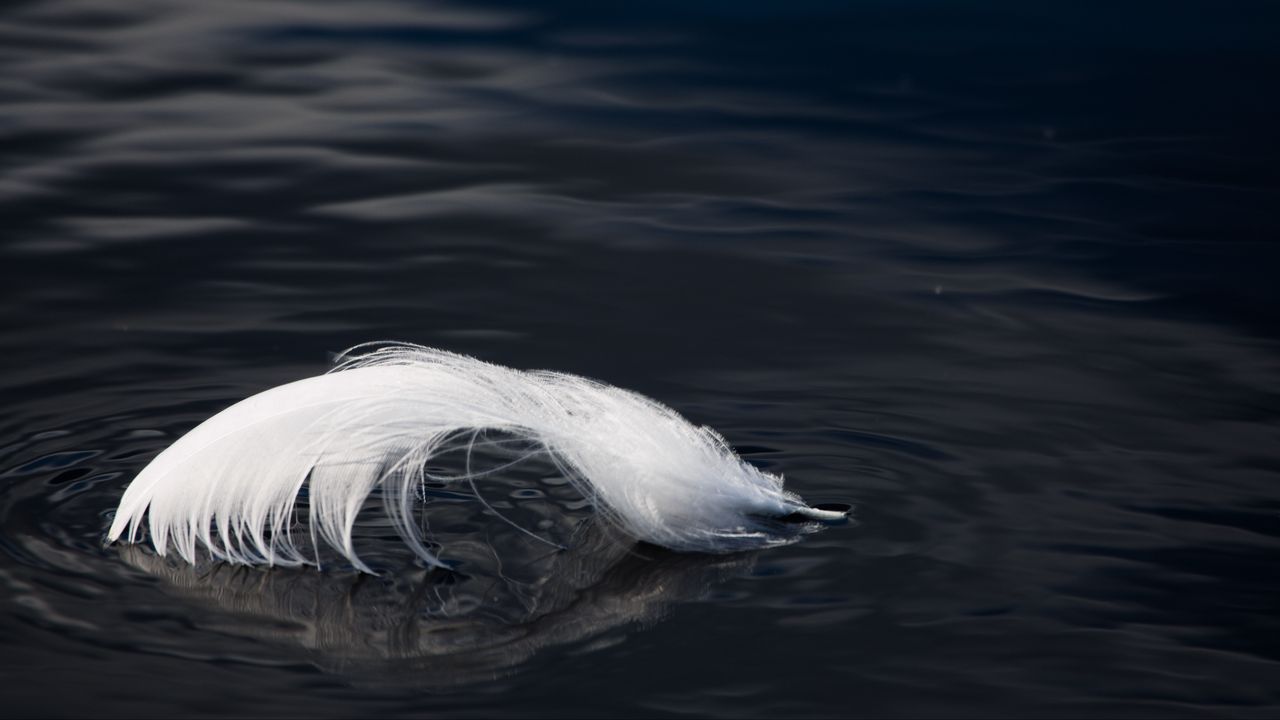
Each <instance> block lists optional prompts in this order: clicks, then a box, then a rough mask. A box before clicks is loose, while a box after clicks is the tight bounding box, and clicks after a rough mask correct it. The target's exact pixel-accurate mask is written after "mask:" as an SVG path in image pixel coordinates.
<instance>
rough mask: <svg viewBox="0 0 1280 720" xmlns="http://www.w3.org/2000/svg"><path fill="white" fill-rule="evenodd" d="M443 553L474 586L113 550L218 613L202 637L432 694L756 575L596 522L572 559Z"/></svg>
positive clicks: (418, 575)
mask: <svg viewBox="0 0 1280 720" xmlns="http://www.w3.org/2000/svg"><path fill="white" fill-rule="evenodd" d="M451 551H452V553H451V554H452V555H453V557H455V558H457V557H459V556H460V555H461V556H465V557H470V558H473V559H477V560H483V559H484V557H485V556H486V555H488V556H489V558H490V559H492V560H496V562H490V563H486V564H487V565H488V567H486V568H485V569H483V570H481V571H479V572H476V573H475V574H467V573H462V572H451V571H444V570H440V569H432V570H427V569H417V570H412V571H406V570H400V571H398V572H396V573H393V574H386V575H384V576H380V577H368V576H363V575H355V574H350V573H322V572H316V571H315V570H314V569H298V570H295V569H281V568H277V569H273V570H263V569H259V568H248V567H240V566H231V565H226V564H222V563H218V564H212V565H207V566H191V565H188V564H186V563H184V562H181V561H175V560H173V559H171V558H163V557H160V556H157V555H155V554H154V553H153V552H151V551H150V550H148V549H145V548H143V547H141V546H125V547H123V548H121V551H120V557H121V558H122V559H123V560H124V561H125V562H127V563H128V564H129V565H131V566H132V567H134V568H136V569H139V570H142V571H143V572H146V573H147V574H149V575H152V576H154V577H157V578H160V579H161V580H163V581H164V587H165V591H166V592H169V593H172V594H174V595H177V596H181V597H184V598H189V599H193V600H196V601H198V602H200V603H203V604H206V605H207V606H208V607H210V608H212V609H215V610H217V611H219V612H220V613H221V614H222V619H221V620H215V621H213V622H212V623H210V624H209V626H208V627H207V629H208V630H210V631H214V632H220V633H228V634H232V635H236V636H240V637H245V638H256V639H259V640H265V641H268V642H270V643H273V644H276V645H279V646H283V647H284V648H286V649H287V648H290V647H292V648H295V649H302V650H304V651H306V653H307V654H308V656H309V657H310V658H311V660H312V661H313V662H315V663H316V664H317V665H319V666H321V667H323V668H326V669H329V670H338V669H341V670H342V671H343V672H345V673H349V674H354V675H355V676H357V677H359V678H360V679H361V680H362V681H363V682H374V683H377V682H390V683H393V684H398V685H404V684H409V685H413V686H419V687H424V688H431V689H448V688H457V687H460V686H465V685H468V684H471V683H475V682H480V681H489V680H494V679H495V678H498V677H501V676H503V675H507V674H509V673H514V672H517V671H518V670H519V668H520V666H521V665H523V664H524V663H525V662H527V661H528V660H529V659H530V658H532V657H534V656H535V655H536V654H538V653H540V652H544V651H547V650H549V649H554V648H569V649H572V648H582V647H583V646H584V645H585V646H588V648H589V647H594V646H596V645H599V644H604V645H608V644H612V643H613V642H616V641H618V640H620V639H621V638H622V637H623V636H625V635H626V634H627V633H628V632H629V631H630V630H631V629H633V628H636V627H643V626H647V625H649V624H652V623H654V622H657V621H659V620H661V619H662V618H663V617H664V616H665V615H666V614H667V613H668V612H669V611H670V609H671V608H672V607H673V606H674V605H676V604H678V603H682V602H688V601H690V600H695V599H698V598H700V597H702V596H704V595H706V594H707V593H708V592H709V591H710V590H711V588H712V587H713V586H715V585H716V584H717V583H719V582H720V581H722V580H725V579H727V578H729V577H732V576H736V575H740V574H743V573H745V572H747V571H748V570H749V569H750V568H751V566H752V564H753V563H754V555H752V554H739V555H733V556H700V555H688V554H685V555H681V554H676V553H671V552H669V551H665V550H662V549H661V548H656V547H653V546H647V545H636V544H634V542H631V541H627V540H625V539H623V538H621V537H618V536H616V535H615V534H613V533H611V532H608V531H605V530H602V529H601V528H599V527H597V526H595V525H594V524H592V525H591V526H590V527H589V528H587V529H585V530H584V531H583V532H581V533H580V535H579V537H578V539H577V542H576V543H575V545H574V546H573V547H572V548H571V549H569V550H565V551H553V552H550V553H548V552H545V548H543V551H544V552H542V553H541V557H532V556H530V557H525V558H513V557H510V556H506V557H504V558H502V559H497V558H496V556H494V555H493V548H491V547H489V546H488V545H487V544H486V543H483V542H475V543H473V544H472V545H471V546H470V547H463V548H458V547H457V546H456V545H453V546H451ZM504 555H505V553H504ZM476 565H477V564H476V563H468V566H469V567H476Z"/></svg>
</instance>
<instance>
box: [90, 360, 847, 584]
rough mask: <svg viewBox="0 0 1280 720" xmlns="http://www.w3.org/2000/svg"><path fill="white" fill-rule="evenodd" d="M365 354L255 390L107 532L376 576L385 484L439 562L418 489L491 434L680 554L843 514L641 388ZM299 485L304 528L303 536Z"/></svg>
mask: <svg viewBox="0 0 1280 720" xmlns="http://www.w3.org/2000/svg"><path fill="white" fill-rule="evenodd" d="M361 349H364V350H367V351H366V352H364V353H363V354H360V355H354V356H351V355H349V353H350V352H351V351H348V354H347V356H346V359H344V360H343V361H342V362H341V363H340V364H339V365H338V366H337V367H336V368H335V369H334V371H332V372H330V373H329V374H326V375H321V376H318V377H312V378H307V379H304V380H299V381H297V382H292V383H289V384H286V385H282V386H279V387H276V388H272V389H270V390H267V391H265V392H262V393H260V394H258V395H254V396H252V397H250V398H248V399H246V400H243V401H241V402H239V403H236V404H235V405H232V406H231V407H229V408H227V409H226V410H224V411H222V412H220V413H218V414H217V415H214V416H213V417H211V418H209V419H208V420H206V421H205V422H204V423H202V424H201V425H199V426H197V427H196V428H195V429H194V430H192V431H190V432H189V433H187V434H186V435H184V436H183V437H182V438H180V439H179V440H178V441H177V442H175V443H173V445H171V446H170V447H169V448H167V449H166V450H165V451H164V452H162V453H160V455H159V456H157V457H156V458H155V460H153V461H152V462H151V463H150V464H149V465H147V466H146V467H145V468H144V469H143V470H142V472H141V473H139V474H138V476H137V477H136V478H135V479H134V481H133V482H132V483H131V484H130V485H129V488H128V489H127V490H126V491H125V494H124V497H123V498H122V499H121V501H120V506H119V508H118V510H117V512H116V516H115V519H114V521H113V522H112V525H111V529H110V531H109V533H108V540H109V541H114V540H117V539H119V538H120V537H122V536H124V537H126V539H127V540H128V541H129V542H137V541H138V539H139V536H140V531H141V529H142V527H143V521H144V517H145V518H146V521H147V528H148V529H149V532H150V537H151V541H152V543H153V544H154V546H155V547H156V550H157V551H158V552H159V553H161V554H164V553H165V552H166V551H167V550H168V549H169V548H170V547H172V548H173V549H174V550H176V551H177V552H178V553H179V555H180V556H181V557H183V558H184V559H186V560H187V561H188V562H195V558H196V555H197V550H198V549H200V548H203V549H204V550H205V551H207V552H208V553H209V554H210V555H212V556H213V557H214V558H217V559H221V560H226V561H230V562H236V563H246V564H256V563H266V564H273V565H298V564H319V560H318V553H319V549H320V547H321V546H322V544H324V545H328V546H331V547H332V548H334V549H336V550H337V551H338V552H339V553H341V554H342V555H343V556H345V557H346V558H347V559H348V560H349V561H350V562H351V563H352V564H353V565H355V566H356V567H357V568H360V569H361V570H365V571H367V572H371V571H370V570H369V568H367V567H366V566H365V565H364V564H363V563H362V562H361V561H360V559H359V558H358V557H357V555H356V552H355V549H354V547H353V541H352V530H353V526H354V524H355V520H356V516H357V514H358V513H359V512H360V509H361V508H362V506H363V504H364V502H365V499H366V498H367V497H368V496H369V495H370V493H372V492H373V491H374V489H375V488H377V487H379V486H381V487H382V488H383V492H384V499H385V501H386V502H385V504H386V507H387V512H388V515H389V517H390V519H391V521H392V523H393V525H394V527H395V528H396V531H397V532H398V533H399V535H400V536H401V537H402V538H403V539H404V540H405V542H407V543H408V544H409V545H410V546H411V547H412V548H413V550H414V551H415V552H416V553H417V554H418V555H419V556H421V557H422V558H423V559H424V560H425V561H426V562H428V563H432V564H442V563H441V562H440V560H439V559H438V558H437V556H436V555H435V554H434V553H432V552H431V551H430V550H428V548H427V547H426V546H425V544H424V542H423V538H422V537H421V536H420V532H419V530H418V527H417V525H416V524H415V522H414V521H413V516H412V509H413V505H414V502H415V497H416V492H415V491H416V490H417V489H418V487H419V485H420V484H421V483H422V482H423V481H424V480H426V479H427V471H426V470H425V466H426V464H427V462H428V461H429V460H430V459H431V458H432V457H434V456H437V455H438V454H439V453H441V452H442V451H444V450H445V449H447V448H452V447H457V446H458V444H459V443H474V442H475V439H476V437H477V435H478V433H480V432H481V431H498V432H501V433H505V434H509V435H511V436H514V437H516V438H520V439H522V440H524V441H527V442H528V443H529V444H531V445H532V446H533V447H534V448H536V449H537V450H539V451H543V452H546V453H548V454H549V455H550V457H551V458H553V459H554V461H555V462H556V464H557V465H558V466H559V467H560V468H561V470H562V471H563V472H564V473H565V475H566V477H568V478H569V480H570V481H571V482H573V483H574V485H575V486H576V487H577V489H578V490H579V491H580V492H582V493H583V495H584V496H586V497H587V498H588V499H589V500H590V501H591V502H592V503H593V504H594V505H595V507H596V509H597V511H598V512H600V513H601V514H602V515H603V516H604V517H605V518H606V519H607V520H609V521H611V522H613V523H615V524H616V525H618V526H619V527H620V528H622V529H623V530H624V531H625V532H627V533H629V534H631V535H632V536H634V537H636V538H638V539H640V540H645V541H648V542H651V543H654V544H657V545H662V546H665V547H668V548H672V549H675V550H689V551H704V552H724V551H729V550H737V549H742V548H744V547H760V546H767V545H773V544H780V543H785V542H790V541H791V540H793V539H794V538H795V536H796V533H794V532H791V533H784V532H779V528H780V526H779V524H778V523H776V522H774V521H771V520H769V518H781V517H784V516H788V515H793V514H800V515H802V516H805V517H808V518H812V519H831V517H832V516H835V517H839V516H842V514H840V513H827V512H824V511H820V510H814V509H812V508H809V507H808V506H807V505H806V504H805V503H804V502H803V501H802V500H801V499H800V498H799V497H798V496H796V495H794V494H793V493H790V492H787V491H786V490H784V489H783V487H782V479H781V478H779V477H777V476H774V475H771V474H769V473H765V472H762V471H760V470H758V469H756V468H754V467H752V466H751V465H749V464H747V463H746V462H744V461H743V460H742V459H741V458H739V457H738V456H737V455H736V454H734V452H733V451H732V450H731V449H730V448H729V446H728V445H727V443H725V441H724V439H723V438H721V437H720V436H719V435H718V434H716V433H715V431H713V430H711V429H710V428H706V427H701V428H699V427H695V426H693V425H691V424H690V423H689V422H687V421H686V420H685V419H684V418H682V417H681V416H680V415H679V414H678V413H676V412H675V411H674V410H672V409H670V408H668V407H666V406H664V405H661V404H659V403H657V402H655V401H653V400H651V399H649V398H647V397H644V396H643V395H639V394H637V393H634V392H630V391H627V390H623V389H620V388H616V387H613V386H610V385H606V384H603V383H600V382H596V381H593V380H589V379H586V378H582V377H578V376H575V375H569V374H565V373H557V372H548V371H521V370H514V369H511V368H506V367H502V366H499V365H493V364H490V363H486V362H482V361H480V360H477V359H475V358H471V357H467V356H464V355H457V354H454V353H450V352H445V351H441V350H435V349H431V348H426V347H419V346H410V345H392V346H382V347H376V348H374V349H372V350H369V349H368V346H358V347H357V348H354V349H353V350H361ZM469 450H470V448H468V452H469ZM468 457H469V455H468ZM468 465H469V462H468ZM479 475H480V473H473V472H470V468H469V467H468V472H466V473H464V474H462V475H460V476H456V477H452V478H447V479H448V480H450V481H453V482H455V483H467V484H470V485H472V487H474V483H475V482H476V479H477V477H478V476H479ZM431 479H432V480H438V479H440V478H437V477H434V476H432V477H431ZM304 487H305V488H306V495H307V499H308V501H309V502H308V505H309V518H308V519H309V522H308V523H307V526H308V527H309V528H310V532H309V535H310V537H308V538H301V539H300V538H295V537H294V532H295V530H296V526H298V525H299V524H300V523H299V522H298V521H297V518H295V513H296V505H297V504H298V500H299V496H300V493H302V492H303V491H304ZM300 540H305V541H308V542H309V548H307V543H306V542H303V543H300V542H299V541H300Z"/></svg>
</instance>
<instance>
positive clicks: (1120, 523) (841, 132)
mask: <svg viewBox="0 0 1280 720" xmlns="http://www.w3.org/2000/svg"><path fill="white" fill-rule="evenodd" d="M1276 19H1277V18H1276V13H1275V11H1274V10H1273V9H1271V8H1270V7H1269V6H1268V5H1266V4H1263V3H1249V2H1242V3H1234V4H1231V5H1229V6H1222V5H1220V4H1217V3H1207V2H1179V3H1145V2H1138V3H1129V4H1126V5H1125V6H1124V7H1123V8H1116V7H1110V6H1105V5H1101V4H1088V3H1086V4H1079V3H1048V4H1038V5H1037V6H1036V7H1034V8H1029V7H1025V6H1024V4H1022V3H1003V2H997V3H951V2H927V1H924V0H919V1H913V2H907V3H898V2H894V3H889V2H862V3H827V2H816V1H814V2H790V3H785V4H764V3H702V4H696V5H694V6H692V7H690V6H688V4H686V3H666V2H659V3H645V4H642V5H637V6H635V7H623V8H618V7H603V6H602V5H601V4H598V3H574V2H554V3H542V4H528V5H518V4H515V3H501V2H493V3H466V4H458V5H442V4H435V3H424V2H390V1H383V0H377V1H374V2H360V3H356V2H331V3H304V2H288V1H285V0H254V1H252V2H250V1H248V0H233V1H228V2H218V3H204V4H197V3H179V2H171V1H169V0H157V1H155V2H136V3H108V2H98V1H93V0H50V1H48V2H10V3H7V4H6V5H5V6H4V8H3V10H0V66H2V68H3V72H2V73H0V217H3V218H4V228H5V229H4V230H3V232H2V233H0V268H2V269H0V292H2V293H3V301H4V302H3V303H2V304H0V357H2V358H3V361H0V362H3V373H0V398H2V399H3V407H4V412H3V413H0V587H3V588H4V590H3V592H4V596H5V599H6V603H5V607H6V611H5V613H4V614H3V616H0V623H2V625H0V697H3V705H4V707H5V711H4V712H5V714H7V715H12V716H26V715H42V716H66V715H86V714H93V715H95V716H137V715H147V716H171V715H174V714H184V715H193V716H215V715H216V716H227V715H240V716H243V715H255V716H258V715H290V716H296V715H307V716H316V717H327V716H350V715H357V714H359V715H373V714H377V715H378V716H380V717H398V716H409V715H413V716H419V715H423V714H435V715H446V716H477V717H494V716H552V715H554V716H599V715H609V716H681V717H685V716H711V715H717V716H725V715H727V716H736V717H745V716H752V717H778V716H805V717H814V716H846V715H849V716H920V715H927V716H993V715H1001V716H1025V715H1035V716H1073V715H1080V714H1085V713H1089V714H1105V715H1108V716H1152V715H1161V716H1170V715H1173V716H1232V717H1270V716H1274V715H1276V713H1277V712H1280V693H1278V692H1277V690H1276V688H1277V687H1280V643H1278V642H1277V637H1280V634H1278V633H1280V622H1278V621H1277V619H1276V614H1275V612H1274V607H1275V602H1276V598H1277V596H1278V594H1280V593H1278V591H1280V582H1278V581H1277V577H1278V576H1277V573H1276V572H1275V567H1276V563H1275V558H1276V555H1275V553H1276V551H1277V549H1278V548H1280V490H1277V488H1278V487H1280V485H1278V482H1280V450H1278V448H1280V442H1278V441H1280V422H1278V419H1280V415H1278V414H1277V413H1278V411H1280V394H1278V391H1277V388H1280V355H1278V354H1277V339H1278V335H1277V332H1276V330H1277V328H1278V327H1280V324H1277V320H1278V319H1280V290H1278V288H1280V284H1277V283H1276V282H1275V278H1276V276H1277V271H1278V270H1280V262H1277V261H1278V260H1280V250H1277V246H1276V245H1275V235H1276V230H1277V223H1276V220H1275V210H1274V208H1275V207H1277V206H1280V203H1278V201H1280V175H1278V174H1277V171H1276V167H1277V163H1276V160H1277V157H1280V154H1278V153H1277V152H1276V151H1277V147H1276V135H1275V127H1276V125H1277V120H1280V112H1277V110H1280V105H1278V104H1277V100H1276V98H1275V95H1274V92H1272V86H1273V85H1274V78H1275V77H1277V76H1278V71H1280V53H1278V52H1277V51H1276V49H1275V45H1274V37H1275V31H1276V29H1277V23H1276ZM376 339H400V340H406V341H412V342H417V343H421V344H426V345H432V346H437V347H443V348H448V349H451V350H455V351H459V352H465V353H469V354H474V355H477V356H479V357H482V358H484V359H487V360H491V361H494V362H499V363H503V364H506V365H512V366H516V367H526V368H534V367H537V368H553V369H558V370H565V371H570V372H577V373H581V374H584V375H588V376H591V377H596V378H599V379H602V380H605V381H608V382H611V383H614V384H617V385H621V386H623V387H628V388H632V389H635V390H638V391H641V392H644V393H646V394H649V395H651V396H653V397H655V398H657V399H659V400H661V401H662V402H664V403H666V404H669V405H671V406H673V407H675V408H677V409H678V410H679V411H681V412H682V413H684V414H685V415H686V416H687V417H688V418H689V419H690V420H692V421H694V422H696V423H699V424H703V423H705V424H709V425H711V426H713V427H715V428H716V429H717V430H719V431H720V432H722V433H723V434H724V435H725V436H726V437H727V438H728V440H729V441H730V442H731V443H733V444H734V445H735V446H736V447H737V448H738V449H739V450H740V452H741V453H742V454H743V455H744V457H746V458H748V459H749V460H750V461H752V462H754V463H756V464H758V465H760V466H761V467H764V468H767V469H769V470H770V471H773V472H778V473H782V474H784V475H785V476H786V477H787V479H788V484H789V486H790V487H791V488H793V489H795V490H797V491H798V492H800V493H802V494H803V495H804V496H805V497H806V498H807V499H809V500H810V501H813V502H850V503H854V504H856V506H857V511H856V518H857V520H856V523H854V524H852V525H850V526H846V527H839V528H832V529H830V530H828V531H826V532H824V533H821V534H818V535H814V536H811V537H809V538H807V539H805V540H804V541H803V542H801V543H798V544H796V545H793V546H790V547H786V548H780V549H775V550H770V551H767V552H762V553H757V554H751V555H733V556H725V557H704V556H690V555H678V554H674V553H669V552H665V551H661V550H659V549H657V548H649V547H644V546H638V547H634V546H631V545H629V544H628V543H626V542H625V541H620V540H619V539H618V538H616V537H612V536H610V535H609V534H608V533H605V532H602V531H601V529H600V528H598V527H597V526H595V525H594V524H593V523H591V522H590V521H589V513H587V512H586V510H585V509H584V508H583V507H581V504H580V503H578V502H576V499H575V498H573V497H571V496H570V495H568V494H565V489H564V486H563V484H562V483H561V482H560V481H559V480H558V479H557V478H556V476H555V474H554V473H553V472H550V471H549V470H547V468H538V467H532V468H527V469H525V470H522V471H520V472H516V473H513V474H511V475H508V476H505V477H503V478H501V479H499V480H496V481H495V484H494V486H492V488H491V490H492V492H493V493H494V495H493V496H491V497H492V498H494V499H495V501H497V502H501V503H504V504H503V505H502V507H504V508H508V507H509V508H510V510H511V512H513V513H514V512H519V513H524V514H523V515H522V516H521V517H522V518H524V519H525V520H527V521H528V522H530V523H535V524H536V523H538V522H544V521H545V522H546V523H550V524H551V525H547V526H546V527H548V528H549V527H552V525H554V526H555V527H558V528H560V529H561V530H562V531H563V532H564V533H567V534H568V536H571V537H573V539H574V541H575V542H574V543H573V549H572V550H571V551H568V552H563V553H547V552H546V550H547V548H546V547H538V546H537V545H536V543H535V544H532V545H531V544H529V543H528V542H526V541H525V539H522V538H523V536H522V535H520V534H519V533H517V532H515V531H513V530H512V529H511V528H509V527H507V526H505V525H503V524H502V523H500V522H496V521H494V519H493V518H492V517H490V516H487V515H486V514H485V513H484V512H483V509H482V508H477V507H475V506H474V504H471V505H468V504H467V503H465V502H461V501H458V502H456V503H455V504H454V505H452V506H450V507H451V508H452V510H451V512H456V513H457V517H456V518H454V519H453V521H452V524H451V525H449V526H448V534H449V538H450V541H451V543H452V546H453V548H454V552H455V553H456V554H457V557H461V558H466V559H468V561H469V563H470V565H469V566H468V567H469V568H471V571H470V572H469V573H465V574H459V575H449V574H442V573H431V572H427V571H426V569H424V568H415V567H414V566H413V564H412V563H411V562H408V561H406V560H404V559H403V558H400V557H399V556H397V555H396V553H395V551H394V550H393V549H392V548H391V547H390V546H391V545H392V544H393V542H392V541H390V540H388V538H387V533H388V529H387V528H386V527H385V525H382V524H380V523H379V521H378V519H377V518H376V517H370V518H368V520H367V521H366V522H365V525H364V537H365V542H367V543H369V547H370V552H371V553H373V554H374V557H375V558H377V557H378V555H377V554H378V553H379V552H382V553H384V554H385V557H381V561H382V562H383V567H386V568H388V569H390V568H395V571H394V572H390V571H389V572H386V573H384V574H383V575H382V576H379V577H377V578H372V577H360V576H358V575H356V574H354V573H350V572H345V571H343V569H341V568H332V569H330V570H327V571H325V572H323V573H318V572H315V571H302V570H283V571H269V572H264V571H260V570H254V569H238V568H231V567H220V566H203V567H198V568H194V569H193V568H189V567H186V566H182V565H177V564H174V563H170V562H167V561H164V560H162V559H159V558H157V557H155V556H154V554H152V553H149V552H148V551H147V550H146V549H145V548H127V547H125V548H121V547H104V546H103V543H102V541H103V536H104V533H105V529H106V527H107V525H108V524H109V519H110V515H111V512H112V511H113V510H114V507H115V504H116V503H117V502H118V500H119V498H120V495H121V493H122V492H123V490H124V487H125V486H126V485H127V483H128V482H129V480H130V479H131V478H132V477H133V475H134V474H136V473H137V472H138V471H139V470H140V469H141V468H142V467H143V466H144V465H145V464H146V463H147V462H148V460H149V459H150V458H152V457H153V456H154V455H155V454H156V453H157V452H159V451H160V450H161V449H163V448H164V447H165V446H167V445H168V444H169V443H171V442H172V441H173V440H175V439H176V438H177V437H179V436H180V435H181V434H182V433H183V432H185V431H186V430H188V429H190V428H191V427H193V426H195V425H196V424H197V423H199V422H200V421H201V420H203V419H204V418H206V417H208V416H209V415H210V414H212V413H214V412H216V411H218V410H219V409H221V408H223V407H226V406H227V405H229V404H231V403H232V402H234V401H236V400H238V399H240V398H242V397H245V396H247V395H249V394H252V393H254V392H257V391H260V390H263V389H266V388H268V387H270V386H272V385H275V384H278V383H281V382H285V381H288V380H292V379H296V378H299V377H304V376H307V375H311V374H316V373H319V372H322V371H324V370H325V369H326V368H327V366H328V363H329V361H330V358H331V354H332V353H334V352H338V351H340V350H342V349H344V348H346V347H348V346H350V345H354V344H356V343H359V342H363V341H367V340H376ZM450 502H452V501H450ZM557 523H559V525H557ZM540 527H541V526H540ZM574 533H577V534H576V535H574ZM380 541H385V542H380ZM397 563H399V564H397Z"/></svg>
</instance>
